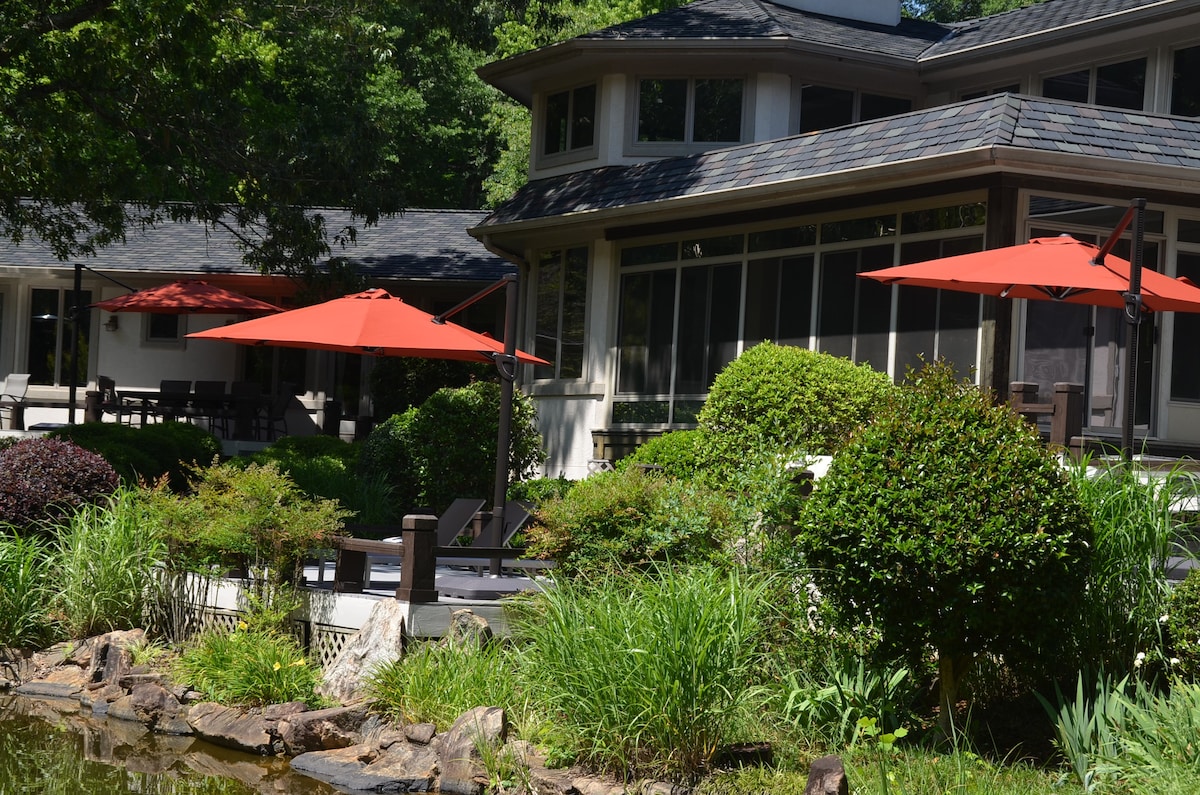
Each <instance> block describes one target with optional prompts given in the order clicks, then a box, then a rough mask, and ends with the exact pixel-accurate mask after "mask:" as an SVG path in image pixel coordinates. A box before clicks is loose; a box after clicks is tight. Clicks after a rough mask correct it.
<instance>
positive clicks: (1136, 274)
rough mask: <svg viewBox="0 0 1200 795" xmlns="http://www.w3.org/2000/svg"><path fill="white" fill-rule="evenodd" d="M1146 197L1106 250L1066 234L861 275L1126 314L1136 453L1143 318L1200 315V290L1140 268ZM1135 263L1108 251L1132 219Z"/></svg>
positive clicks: (1125, 445) (1129, 409)
mask: <svg viewBox="0 0 1200 795" xmlns="http://www.w3.org/2000/svg"><path fill="white" fill-rule="evenodd" d="M1145 208H1146V200H1145V199H1134V200H1133V201H1132V202H1131V203H1130V206H1129V209H1128V210H1127V211H1126V212H1125V215H1124V216H1123V217H1122V218H1121V220H1120V222H1118V224H1117V227H1116V229H1114V230H1113V232H1112V234H1111V235H1110V236H1109V238H1108V240H1107V241H1106V242H1105V244H1104V246H1103V247H1097V246H1094V245H1092V244H1091V243H1084V242H1082V241H1080V240H1076V239H1074V238H1072V237H1070V236H1068V235H1062V236H1060V237H1042V238H1034V239H1033V240H1030V241H1029V242H1028V243H1025V244H1022V245H1019V246H1007V247H1004V248H996V249H989V250H987V251H977V252H974V253H971V254H959V255H957V256H953V257H944V258H942V259H935V260H929V261H927V262H918V263H914V264H912V265H900V266H897V267H894V268H883V269H880V270H876V271H868V272H865V273H860V274H858V275H859V276H863V277H865V278H868V279H875V280H876V281H879V282H883V283H884V284H899V285H911V286H918V287H936V288H939V289H943V290H958V291H961V292H967V293H977V294H980V295H994V296H998V297H1000V298H1029V299H1035V300H1043V301H1061V302H1064V303H1071V304H1085V305H1090V306H1104V307H1111V308H1116V309H1124V310H1125V317H1126V320H1127V321H1128V322H1129V324H1130V326H1129V334H1128V335H1127V339H1126V345H1125V347H1126V353H1125V361H1126V368H1127V370H1128V375H1127V377H1126V378H1125V421H1124V423H1123V424H1122V427H1121V452H1122V454H1123V455H1125V456H1126V457H1128V456H1130V455H1131V454H1132V448H1133V424H1134V402H1135V396H1136V392H1137V359H1136V353H1135V352H1136V350H1137V339H1138V329H1139V326H1140V324H1141V318H1142V313H1143V312H1146V311H1151V312H1200V288H1197V287H1196V286H1195V285H1193V284H1192V283H1191V282H1190V281H1188V280H1187V279H1172V278H1170V277H1169V276H1164V275H1163V274H1161V273H1158V272H1157V271H1152V270H1144V269H1143V268H1142V238H1143V234H1144V229H1145V223H1144V212H1145ZM1135 219H1136V222H1135V224H1134V228H1133V244H1132V251H1133V262H1132V263H1130V262H1129V261H1128V260H1124V259H1121V258H1120V257H1114V256H1113V255H1112V254H1110V253H1109V252H1110V251H1111V249H1112V247H1113V245H1114V244H1115V243H1116V241H1117V240H1118V239H1119V238H1120V236H1121V234H1122V232H1124V231H1125V228H1126V227H1127V226H1128V225H1129V223H1130V221H1131V220H1135Z"/></svg>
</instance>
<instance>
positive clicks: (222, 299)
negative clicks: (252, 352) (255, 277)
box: [92, 279, 283, 315]
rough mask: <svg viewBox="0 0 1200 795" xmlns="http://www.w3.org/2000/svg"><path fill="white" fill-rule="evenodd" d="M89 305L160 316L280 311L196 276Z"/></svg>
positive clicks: (273, 306)
mask: <svg viewBox="0 0 1200 795" xmlns="http://www.w3.org/2000/svg"><path fill="white" fill-rule="evenodd" d="M92 306H94V307H96V308H98V309H103V310H105V311H107V312H144V313H147V314H159V315H190V314H210V315H242V314H252V313H261V312H282V311H283V310H282V309H280V308H279V307H277V306H275V305H274V304H268V303H267V302H266V301H259V300H258V299H257V298H251V297H250V296H248V295H242V294H241V293H237V292H234V291H233V290H226V289H225V288H224V287H217V286H216V285H213V284H209V283H208V282H204V281H200V280H199V279H183V280H180V281H176V282H171V283H170V284H164V285H160V286H158V287H148V288H147V289H145V290H138V291H137V292H135V293H130V294H129V295H122V296H119V297H117V298H110V299H108V300H107V301H99V302H97V303H94V304H92Z"/></svg>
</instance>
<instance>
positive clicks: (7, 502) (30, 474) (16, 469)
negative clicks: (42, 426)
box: [0, 438, 118, 529]
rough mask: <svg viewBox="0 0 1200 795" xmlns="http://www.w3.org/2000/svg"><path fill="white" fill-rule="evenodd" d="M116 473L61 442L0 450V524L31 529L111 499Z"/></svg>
mask: <svg viewBox="0 0 1200 795" xmlns="http://www.w3.org/2000/svg"><path fill="white" fill-rule="evenodd" d="M117 483H118V478H117V473H116V472H115V471H113V468H112V466H111V465H109V463H108V462H107V461H105V460H104V459H103V458H101V457H100V456H98V455H96V454H95V453H93V452H90V451H88V450H84V449H83V448H81V447H79V446H78V445H75V444H72V443H70V442H65V441H62V440H60V439H44V438H34V439H24V440H22V441H20V442H18V443H17V444H14V445H13V446H11V447H8V448H6V449H4V450H0V523H4V524H9V525H12V526H14V527H16V528H19V529H33V528H35V527H36V526H37V525H39V524H41V523H43V522H46V521H55V520H57V519H60V518H62V517H64V516H67V515H69V514H70V512H71V511H73V510H74V509H75V508H77V507H79V506H80V505H83V504H85V503H89V502H94V501H96V500H99V499H102V498H103V497H104V496H106V495H108V494H111V493H112V491H113V489H115V488H116V487H117Z"/></svg>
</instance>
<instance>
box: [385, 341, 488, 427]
mask: <svg viewBox="0 0 1200 795" xmlns="http://www.w3.org/2000/svg"><path fill="white" fill-rule="evenodd" d="M495 379H496V368H495V366H493V365H492V364H491V363H490V362H458V361H453V360H451V359H425V358H422V357H411V356H397V357H385V358H382V359H378V360H376V362H375V367H374V368H373V369H372V370H371V395H373V396H374V400H375V411H376V416H377V417H390V416H392V415H393V414H400V413H403V412H405V411H407V410H408V409H409V408H412V407H413V406H420V405H421V404H422V403H424V402H425V401H426V400H428V399H429V397H430V396H431V395H432V394H433V393H434V392H436V391H438V390H439V389H442V388H443V387H451V388H456V387H463V386H467V385H468V384H471V383H474V382H475V381H494V380H495Z"/></svg>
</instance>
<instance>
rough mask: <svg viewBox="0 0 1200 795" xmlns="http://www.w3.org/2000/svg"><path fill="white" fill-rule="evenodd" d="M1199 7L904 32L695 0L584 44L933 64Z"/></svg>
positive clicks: (1061, 2) (1092, 0)
mask: <svg viewBox="0 0 1200 795" xmlns="http://www.w3.org/2000/svg"><path fill="white" fill-rule="evenodd" d="M1192 4H1194V3H1193V1H1192V0H1176V2H1170V1H1169V0H1168V1H1166V2H1164V1H1163V0H1044V2H1042V3H1038V4H1036V5H1032V6H1027V7H1026V8H1022V9H1018V10H1016V11H1009V12H1006V13H1003V14H996V15H994V16H991V17H983V18H980V19H976V20H971V21H969V22H963V23H955V24H938V23H933V22H924V21H921V20H915V19H902V20H901V21H900V24H899V25H897V26H896V27H890V26H887V25H877V24H872V23H868V22H858V21H855V20H849V19H839V18H836V17H829V16H822V15H820V14H812V13H808V12H805V11H796V10H794V9H792V8H789V7H787V6H783V5H778V4H776V3H772V2H768V0H694V2H691V3H688V4H687V5H684V6H680V7H679V8H675V9H671V10H669V11H664V12H662V13H660V14H654V15H652V16H649V17H645V18H643V19H639V20H634V21H632V22H626V23H623V24H620V25H615V26H613V27H610V28H606V29H604V30H600V31H596V32H594V33H588V34H585V35H583V36H580V37H579V38H580V39H584V40H587V39H599V40H617V39H620V40H639V39H645V40H654V39H764V38H781V39H791V40H794V41H797V42H803V43H810V44H818V45H827V46H834V47H842V48H846V49H851V50H860V51H863V52H870V53H883V54H889V55H894V56H897V57H900V58H906V59H911V60H912V61H913V62H914V63H916V62H919V61H921V60H925V59H928V58H934V57H940V56H945V55H950V54H953V53H955V52H961V51H963V50H967V49H971V48H975V47H980V46H984V45H995V44H1001V43H1003V42H1005V41H1009V40H1012V39H1015V38H1017V37H1029V36H1031V35H1036V34H1039V33H1047V32H1050V31H1054V30H1057V29H1059V28H1062V27H1064V26H1069V25H1075V24H1079V23H1081V22H1086V21H1088V20H1096V19H1100V18H1103V17H1107V16H1109V15H1112V14H1118V13H1121V12H1127V11H1131V10H1133V9H1138V8H1143V7H1149V6H1157V7H1158V11H1160V12H1161V13H1164V14H1169V13H1174V12H1177V11H1178V10H1179V9H1181V8H1184V7H1186V6H1188V5H1192Z"/></svg>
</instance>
